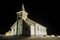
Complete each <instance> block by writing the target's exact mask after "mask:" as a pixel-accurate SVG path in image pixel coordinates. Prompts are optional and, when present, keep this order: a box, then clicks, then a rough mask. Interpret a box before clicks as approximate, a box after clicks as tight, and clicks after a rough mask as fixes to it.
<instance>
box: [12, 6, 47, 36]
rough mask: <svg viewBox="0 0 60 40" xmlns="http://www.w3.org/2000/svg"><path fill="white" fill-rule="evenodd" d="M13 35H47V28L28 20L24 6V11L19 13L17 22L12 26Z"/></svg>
mask: <svg viewBox="0 0 60 40" xmlns="http://www.w3.org/2000/svg"><path fill="white" fill-rule="evenodd" d="M11 35H12V36H14V35H18V36H19V35H23V36H40V35H47V28H46V27H45V26H43V25H40V24H39V23H37V22H35V21H33V20H31V19H29V18H28V13H27V12H26V11H25V9H24V5H22V10H21V11H19V12H17V20H16V22H15V23H14V24H13V25H12V26H11Z"/></svg>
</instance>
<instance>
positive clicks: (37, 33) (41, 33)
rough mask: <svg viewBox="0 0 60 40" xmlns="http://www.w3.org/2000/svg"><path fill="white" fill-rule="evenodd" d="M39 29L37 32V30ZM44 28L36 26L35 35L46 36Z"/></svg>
mask: <svg viewBox="0 0 60 40" xmlns="http://www.w3.org/2000/svg"><path fill="white" fill-rule="evenodd" d="M38 29H39V30H38ZM46 34H47V32H46V28H45V27H44V26H42V25H39V24H36V35H38V36H39V35H46Z"/></svg>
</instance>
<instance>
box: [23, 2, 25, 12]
mask: <svg viewBox="0 0 60 40" xmlns="http://www.w3.org/2000/svg"><path fill="white" fill-rule="evenodd" d="M22 11H25V8H24V4H23V3H22Z"/></svg>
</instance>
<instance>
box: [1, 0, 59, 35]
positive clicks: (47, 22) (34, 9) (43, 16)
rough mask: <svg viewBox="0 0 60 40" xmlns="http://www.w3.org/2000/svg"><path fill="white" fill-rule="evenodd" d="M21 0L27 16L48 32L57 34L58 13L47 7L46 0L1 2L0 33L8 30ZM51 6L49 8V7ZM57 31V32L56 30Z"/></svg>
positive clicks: (19, 7) (14, 18) (20, 4)
mask: <svg viewBox="0 0 60 40" xmlns="http://www.w3.org/2000/svg"><path fill="white" fill-rule="evenodd" d="M22 2H23V3H24V5H25V9H26V11H27V12H28V13H29V15H28V17H29V18H30V19H32V20H34V21H36V22H38V23H40V24H42V25H44V26H46V27H47V28H48V30H47V31H48V34H55V35H60V34H59V32H60V31H59V27H60V26H59V25H60V23H59V14H57V13H56V14H55V13H53V12H51V13H50V12H48V10H49V11H53V9H52V7H48V5H49V4H48V2H47V1H32V0H25V1H24V0H13V1H12V0H10V1H8V2H7V3H6V2H3V3H2V6H1V9H0V10H1V14H0V34H4V33H5V32H7V31H8V30H10V27H11V25H12V24H13V23H14V22H15V21H16V12H18V11H21V6H22ZM49 8H51V9H49ZM58 31H59V32H58Z"/></svg>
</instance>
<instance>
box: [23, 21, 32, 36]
mask: <svg viewBox="0 0 60 40" xmlns="http://www.w3.org/2000/svg"><path fill="white" fill-rule="evenodd" d="M22 33H23V34H22V36H30V35H31V31H30V26H29V25H28V24H27V23H26V22H25V21H23V32H22Z"/></svg>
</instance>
